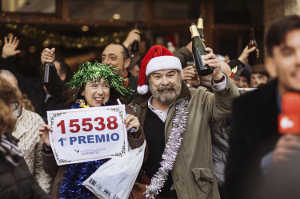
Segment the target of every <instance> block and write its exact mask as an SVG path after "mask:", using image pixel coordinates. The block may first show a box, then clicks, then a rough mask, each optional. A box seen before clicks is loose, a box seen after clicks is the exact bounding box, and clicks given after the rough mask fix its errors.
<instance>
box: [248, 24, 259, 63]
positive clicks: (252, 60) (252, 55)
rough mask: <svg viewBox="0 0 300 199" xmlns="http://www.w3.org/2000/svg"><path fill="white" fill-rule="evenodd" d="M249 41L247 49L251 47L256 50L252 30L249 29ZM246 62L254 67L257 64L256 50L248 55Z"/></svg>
mask: <svg viewBox="0 0 300 199" xmlns="http://www.w3.org/2000/svg"><path fill="white" fill-rule="evenodd" d="M249 39H250V40H249V44H248V49H250V48H252V47H256V48H257V42H256V39H255V32H254V28H251V29H250V34H249ZM248 62H249V64H250V65H252V66H253V65H255V64H258V56H257V53H256V50H255V51H253V52H251V53H250V54H249V57H248Z"/></svg>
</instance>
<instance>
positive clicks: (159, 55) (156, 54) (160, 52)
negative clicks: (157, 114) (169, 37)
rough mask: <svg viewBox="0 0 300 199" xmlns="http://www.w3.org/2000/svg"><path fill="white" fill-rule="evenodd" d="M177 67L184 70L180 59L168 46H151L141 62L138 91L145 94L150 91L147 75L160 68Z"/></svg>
mask: <svg viewBox="0 0 300 199" xmlns="http://www.w3.org/2000/svg"><path fill="white" fill-rule="evenodd" d="M168 69H176V70H180V71H181V70H182V66H181V63H180V60H179V59H178V58H177V57H175V56H174V55H173V54H172V53H171V52H170V51H169V50H168V49H167V48H165V47H163V46H160V45H155V46H152V47H151V48H150V50H149V51H148V52H147V54H146V55H145V57H144V58H143V60H142V62H141V69H140V75H139V82H138V87H137V92H138V93H139V94H141V95H144V94H146V93H147V92H148V85H147V84H146V81H147V76H148V75H149V74H150V73H152V72H154V71H158V70H168Z"/></svg>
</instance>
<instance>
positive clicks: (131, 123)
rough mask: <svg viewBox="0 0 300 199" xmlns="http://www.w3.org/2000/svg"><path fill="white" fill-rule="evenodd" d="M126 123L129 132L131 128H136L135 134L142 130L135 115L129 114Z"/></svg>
mask: <svg viewBox="0 0 300 199" xmlns="http://www.w3.org/2000/svg"><path fill="white" fill-rule="evenodd" d="M124 123H125V126H126V129H127V131H128V130H129V129H131V128H135V130H134V131H133V132H137V131H138V130H139V129H140V122H139V120H138V118H137V117H135V116H134V115H130V114H127V115H126V118H125V121H124Z"/></svg>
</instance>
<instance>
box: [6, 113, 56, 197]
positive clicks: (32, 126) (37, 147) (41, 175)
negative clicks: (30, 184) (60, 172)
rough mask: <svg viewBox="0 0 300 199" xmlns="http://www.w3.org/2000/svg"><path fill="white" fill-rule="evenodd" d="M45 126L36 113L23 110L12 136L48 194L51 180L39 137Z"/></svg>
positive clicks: (30, 168)
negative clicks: (16, 140) (44, 163)
mask: <svg viewBox="0 0 300 199" xmlns="http://www.w3.org/2000/svg"><path fill="white" fill-rule="evenodd" d="M42 124H45V123H44V121H43V119H42V118H41V117H40V116H39V115H38V114H37V113H34V112H31V111H28V110H26V109H24V108H23V109H22V114H21V116H20V117H19V118H18V119H17V123H16V129H15V131H14V132H12V135H13V136H14V137H15V138H17V139H18V140H19V142H18V147H19V149H20V150H21V151H22V153H23V156H24V159H25V162H26V164H27V166H28V168H29V170H30V172H31V173H32V175H33V176H34V178H35V179H36V181H37V182H38V184H39V185H40V187H41V188H42V189H43V190H44V191H45V192H46V193H49V192H50V186H51V178H50V176H49V175H48V174H47V173H46V172H45V170H44V167H43V159H42V153H41V151H42V142H41V140H40V137H39V127H40V126H41V125H42Z"/></svg>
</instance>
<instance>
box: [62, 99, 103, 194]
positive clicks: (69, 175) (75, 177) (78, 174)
mask: <svg viewBox="0 0 300 199" xmlns="http://www.w3.org/2000/svg"><path fill="white" fill-rule="evenodd" d="M83 102H84V99H83V100H82V99H80V100H78V101H76V103H74V104H73V105H72V109H73V108H81V107H86V106H84V104H82V103H83ZM108 160H109V159H103V160H97V161H90V162H84V163H77V164H70V165H67V166H66V168H65V170H64V176H63V181H62V184H61V186H60V190H59V196H60V197H59V199H91V198H92V197H93V194H92V192H90V191H89V190H88V189H86V188H85V187H84V186H83V185H82V183H83V181H85V180H86V179H87V178H88V177H90V176H91V175H92V174H93V173H94V172H95V171H96V170H97V169H98V168H99V167H100V166H101V165H102V164H104V163H105V162H107V161H108Z"/></svg>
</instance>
